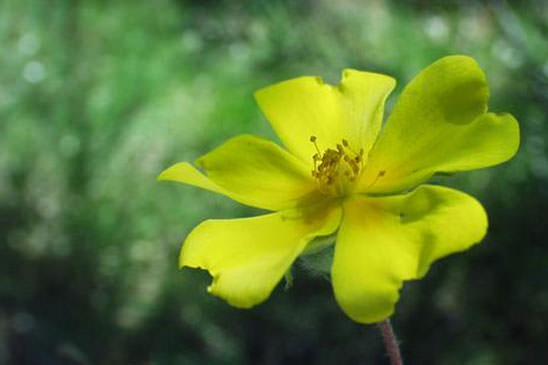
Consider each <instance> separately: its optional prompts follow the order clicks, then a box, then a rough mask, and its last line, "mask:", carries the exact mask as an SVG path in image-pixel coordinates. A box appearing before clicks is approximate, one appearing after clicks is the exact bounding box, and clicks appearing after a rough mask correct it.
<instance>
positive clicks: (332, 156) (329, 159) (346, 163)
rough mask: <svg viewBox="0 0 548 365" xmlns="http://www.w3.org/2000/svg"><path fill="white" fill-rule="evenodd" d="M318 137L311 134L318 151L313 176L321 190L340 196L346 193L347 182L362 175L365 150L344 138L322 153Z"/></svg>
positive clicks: (311, 140) (311, 139) (315, 156)
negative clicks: (355, 147)
mask: <svg viewBox="0 0 548 365" xmlns="http://www.w3.org/2000/svg"><path fill="white" fill-rule="evenodd" d="M317 140H318V139H317V137H316V136H311V137H310V142H312V143H313V144H314V148H315V149H316V153H315V154H314V155H313V156H312V160H313V162H314V169H313V170H312V176H313V177H314V178H316V179H317V181H318V183H319V186H320V191H322V192H324V193H325V194H329V195H335V196H340V195H342V194H345V191H346V190H347V188H348V186H347V183H353V182H355V181H356V179H357V178H358V177H359V176H360V173H361V169H362V168H363V167H364V159H363V155H364V150H363V148H361V149H360V150H359V153H358V152H356V151H355V150H354V149H352V148H351V147H350V143H349V142H348V140H346V139H343V140H341V143H337V144H336V145H335V149H333V148H327V149H326V150H324V152H323V153H322V152H321V151H320V148H319V146H318V143H317Z"/></svg>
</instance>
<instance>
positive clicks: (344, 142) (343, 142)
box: [342, 139, 348, 147]
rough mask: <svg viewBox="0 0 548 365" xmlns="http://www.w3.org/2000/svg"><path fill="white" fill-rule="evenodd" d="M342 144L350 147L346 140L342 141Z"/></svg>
mask: <svg viewBox="0 0 548 365" xmlns="http://www.w3.org/2000/svg"><path fill="white" fill-rule="evenodd" d="M342 144H343V146H345V147H348V141H347V140H346V139H343V140H342Z"/></svg>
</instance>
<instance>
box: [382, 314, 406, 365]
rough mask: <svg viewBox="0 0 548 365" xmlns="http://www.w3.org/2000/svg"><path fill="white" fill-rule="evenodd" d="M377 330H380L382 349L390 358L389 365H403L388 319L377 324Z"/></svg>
mask: <svg viewBox="0 0 548 365" xmlns="http://www.w3.org/2000/svg"><path fill="white" fill-rule="evenodd" d="M378 326H379V329H380V330H381V334H382V339H383V341H384V347H385V348H386V352H387V353H388V357H389V358H390V364H391V365H403V361H402V359H401V354H400V347H399V345H398V340H397V339H396V335H395V334H394V330H393V329H392V325H391V324H390V319H388V318H387V319H385V320H384V321H382V322H379V323H378Z"/></svg>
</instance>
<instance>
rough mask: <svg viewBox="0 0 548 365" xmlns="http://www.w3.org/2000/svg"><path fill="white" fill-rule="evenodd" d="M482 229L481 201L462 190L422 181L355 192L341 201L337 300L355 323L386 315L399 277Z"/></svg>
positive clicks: (413, 275) (414, 274) (468, 242)
mask: <svg viewBox="0 0 548 365" xmlns="http://www.w3.org/2000/svg"><path fill="white" fill-rule="evenodd" d="M486 230H487V216H486V214H485V211H484V209H483V207H482V206H481V204H480V203H478V202H477V201H476V200H475V199H474V198H472V197H470V196H469V195H466V194H464V193H462V192H459V191H456V190H452V189H449V188H444V187H439V186H432V185H423V186H421V187H419V188H417V189H416V190H415V191H413V192H411V193H408V194H405V195H397V196H391V197H378V198H371V197H363V196H354V197H352V198H351V199H350V200H349V201H347V203H346V204H345V205H344V218H343V220H342V222H341V227H340V229H339V233H338V236H337V243H336V245H335V256H334V259H333V267H332V283H333V288H334V291H335V297H336V299H337V302H338V303H339V305H340V306H341V307H342V309H343V310H344V311H345V313H346V314H347V315H348V316H349V317H350V318H352V319H353V320H355V321H356V322H360V323H373V322H378V321H381V320H383V319H385V318H387V317H389V316H390V315H391V314H392V313H393V312H394V305H395V303H396V301H397V300H398V297H399V293H398V291H399V289H400V287H401V285H402V283H403V281H404V280H410V279H417V278H420V277H422V276H423V275H424V274H425V273H426V272H427V271H428V268H429V267H430V264H431V263H432V262H434V261H435V260H437V259H439V258H441V257H443V256H447V255H449V254H452V253H455V252H459V251H463V250H466V249H467V248H469V247H470V246H472V245H473V244H475V243H477V242H479V241H480V240H481V239H482V238H483V237H484V236H485V233H486Z"/></svg>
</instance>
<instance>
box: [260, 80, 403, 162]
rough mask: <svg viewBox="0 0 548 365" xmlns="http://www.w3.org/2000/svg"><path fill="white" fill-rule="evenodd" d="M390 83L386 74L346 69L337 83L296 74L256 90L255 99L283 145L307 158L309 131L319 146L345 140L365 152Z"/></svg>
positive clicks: (332, 145) (379, 119)
mask: <svg viewBox="0 0 548 365" xmlns="http://www.w3.org/2000/svg"><path fill="white" fill-rule="evenodd" d="M394 86H395V80H394V79H393V78H391V77H389V76H385V75H381V74H376V73H370V72H361V71H356V70H350V69H347V70H344V71H343V73H342V80H341V82H340V84H339V85H337V86H333V85H329V84H326V83H324V82H323V81H322V79H321V78H319V77H313V76H307V77H300V78H296V79H292V80H288V81H284V82H281V83H279V84H276V85H273V86H269V87H267V88H264V89H262V90H259V91H257V92H256V93H255V98H256V100H257V103H258V104H259V106H260V107H261V109H262V111H263V113H264V115H265V116H266V118H267V119H268V120H269V122H270V123H271V124H272V127H273V128H274V130H275V131H276V133H277V134H278V136H279V137H280V139H281V140H282V142H283V143H284V145H285V146H286V147H287V148H288V150H289V151H290V152H292V153H293V154H294V155H295V156H297V157H299V158H301V159H302V160H303V161H306V162H308V163H312V156H313V155H314V154H315V153H316V150H315V148H314V145H313V144H312V143H310V137H311V136H315V137H317V143H318V145H319V147H320V148H321V149H322V150H323V149H327V148H335V147H336V144H337V143H341V140H342V139H346V140H348V141H349V143H350V146H351V147H353V148H355V149H356V150H359V149H360V148H364V150H365V151H368V150H369V148H370V146H371V145H372V143H373V141H374V140H375V138H376V136H377V133H378V130H379V128H380V125H381V122H382V116H383V109H384V101H385V99H386V98H387V96H388V94H389V93H390V92H391V91H392V89H393V88H394Z"/></svg>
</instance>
